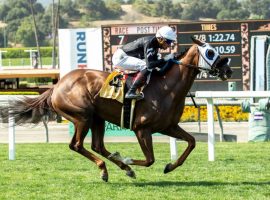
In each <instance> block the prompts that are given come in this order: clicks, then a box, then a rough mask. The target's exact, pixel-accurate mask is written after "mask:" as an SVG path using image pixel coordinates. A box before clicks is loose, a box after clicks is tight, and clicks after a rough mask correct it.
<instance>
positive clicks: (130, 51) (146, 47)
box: [112, 26, 176, 100]
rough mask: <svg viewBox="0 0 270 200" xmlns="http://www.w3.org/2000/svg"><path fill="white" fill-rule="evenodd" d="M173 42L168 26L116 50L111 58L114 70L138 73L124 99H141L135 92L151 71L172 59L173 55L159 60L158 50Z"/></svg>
mask: <svg viewBox="0 0 270 200" xmlns="http://www.w3.org/2000/svg"><path fill="white" fill-rule="evenodd" d="M174 41H176V33H175V31H173V29H172V28H171V27H169V26H163V27H161V28H160V29H159V30H158V31H157V33H156V35H155V36H146V37H142V38H139V39H137V40H135V41H133V42H130V43H128V44H125V45H123V46H122V47H121V48H119V49H117V50H116V52H115V53H114V55H113V57H112V62H113V66H114V68H116V69H117V68H120V69H121V70H132V71H140V72H139V73H138V75H137V76H136V78H135V80H134V82H133V83H132V86H131V87H130V89H129V91H128V92H127V93H126V96H125V98H127V99H137V100H140V99H143V94H141V93H139V94H136V90H137V89H138V88H139V87H141V86H142V84H143V83H144V81H145V80H146V78H147V76H148V75H149V74H150V73H151V71H152V70H153V69H155V68H156V67H160V66H164V65H165V64H166V62H167V61H169V60H170V59H174V54H168V55H166V56H165V57H164V58H162V59H159V53H158V51H159V49H164V50H165V49H167V48H168V47H170V46H171V44H172V43H173V42H174Z"/></svg>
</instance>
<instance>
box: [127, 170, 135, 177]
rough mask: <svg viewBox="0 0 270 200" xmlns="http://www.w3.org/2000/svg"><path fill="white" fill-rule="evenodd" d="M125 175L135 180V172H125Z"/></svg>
mask: <svg viewBox="0 0 270 200" xmlns="http://www.w3.org/2000/svg"><path fill="white" fill-rule="evenodd" d="M126 175H127V176H129V177H130V178H134V179H136V175H135V172H134V171H133V170H129V171H127V173H126Z"/></svg>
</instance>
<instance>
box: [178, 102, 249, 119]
mask: <svg viewBox="0 0 270 200" xmlns="http://www.w3.org/2000/svg"><path fill="white" fill-rule="evenodd" d="M218 109H219V113H220V117H221V119H222V121H226V122H239V121H248V116H249V113H243V112H242V109H241V106H240V105H235V106H218ZM214 111H215V112H214V119H215V120H218V118H217V113H216V110H214ZM200 120H201V121H204V122H205V121H207V107H206V106H201V107H200ZM180 121H181V122H197V121H198V108H195V107H194V106H185V108H184V113H183V115H182V117H181V119H180Z"/></svg>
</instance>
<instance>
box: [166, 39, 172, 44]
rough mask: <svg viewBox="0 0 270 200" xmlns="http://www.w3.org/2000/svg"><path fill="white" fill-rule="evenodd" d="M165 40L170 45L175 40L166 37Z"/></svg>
mask: <svg viewBox="0 0 270 200" xmlns="http://www.w3.org/2000/svg"><path fill="white" fill-rule="evenodd" d="M165 42H166V43H167V44H168V45H170V44H172V43H173V42H174V41H173V40H169V39H165Z"/></svg>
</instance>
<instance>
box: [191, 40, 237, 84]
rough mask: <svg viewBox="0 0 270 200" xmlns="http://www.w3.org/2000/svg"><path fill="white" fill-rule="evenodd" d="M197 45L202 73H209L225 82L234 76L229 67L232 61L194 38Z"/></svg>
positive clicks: (199, 66)
mask: <svg viewBox="0 0 270 200" xmlns="http://www.w3.org/2000/svg"><path fill="white" fill-rule="evenodd" d="M192 40H193V42H194V43H195V44H197V45H198V53H199V60H198V64H197V65H198V68H199V70H202V71H207V72H208V73H209V74H210V75H212V76H215V77H218V78H220V79H221V80H223V81H225V80H227V79H228V78H231V76H232V73H233V71H232V69H231V68H230V66H229V63H230V59H229V58H227V57H221V56H220V55H219V53H218V52H217V51H216V49H215V48H213V47H212V46H211V45H209V44H208V43H204V42H201V41H200V40H197V39H195V38H193V37H192Z"/></svg>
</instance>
